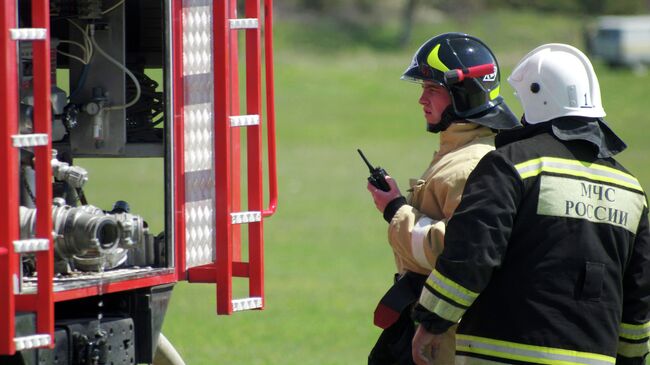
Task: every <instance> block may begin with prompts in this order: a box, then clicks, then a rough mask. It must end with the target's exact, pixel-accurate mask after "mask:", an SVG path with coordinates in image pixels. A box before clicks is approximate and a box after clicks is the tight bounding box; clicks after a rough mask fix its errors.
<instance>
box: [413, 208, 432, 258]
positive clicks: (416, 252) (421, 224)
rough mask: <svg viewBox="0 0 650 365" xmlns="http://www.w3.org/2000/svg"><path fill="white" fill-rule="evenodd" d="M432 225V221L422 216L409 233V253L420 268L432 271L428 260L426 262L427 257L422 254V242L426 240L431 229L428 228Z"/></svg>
mask: <svg viewBox="0 0 650 365" xmlns="http://www.w3.org/2000/svg"><path fill="white" fill-rule="evenodd" d="M433 223H434V220H433V219H431V218H429V217H427V216H422V218H420V219H418V221H417V222H416V223H415V226H414V227H413V231H412V232H411V253H412V254H413V257H414V258H415V261H417V262H418V264H419V265H420V266H422V267H423V268H425V269H429V270H433V266H432V265H431V263H429V260H427V255H426V254H425V252H424V245H425V242H424V240H425V239H426V238H427V234H428V233H429V229H430V228H431V227H430V226H431V225H432V224H433Z"/></svg>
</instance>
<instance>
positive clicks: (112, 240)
mask: <svg viewBox="0 0 650 365" xmlns="http://www.w3.org/2000/svg"><path fill="white" fill-rule="evenodd" d="M55 204H56V205H54V206H53V207H52V222H53V225H54V230H53V232H52V233H53V235H54V253H55V255H56V256H57V258H58V259H68V258H71V257H73V256H74V255H83V254H84V253H86V252H88V251H90V250H92V251H95V252H99V253H103V252H106V251H109V250H111V249H112V248H113V247H115V246H117V245H118V243H119V241H120V229H119V227H118V223H117V220H116V219H115V218H114V217H112V216H109V215H106V213H104V212H103V211H102V210H101V209H99V208H97V207H94V206H91V205H85V206H81V207H71V206H69V205H63V204H61V203H60V202H58V203H55ZM35 221H36V209H31V208H26V207H22V206H21V207H20V236H21V238H32V237H34V235H35V228H36V227H35Z"/></svg>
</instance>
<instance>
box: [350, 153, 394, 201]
mask: <svg viewBox="0 0 650 365" xmlns="http://www.w3.org/2000/svg"><path fill="white" fill-rule="evenodd" d="M357 152H359V155H361V158H362V159H363V161H364V162H365V163H366V165H368V170H369V171H370V176H368V182H370V183H371V184H372V185H373V186H374V187H376V188H377V189H379V190H383V191H389V190H390V186H389V185H388V182H387V181H386V176H387V175H388V174H387V173H386V170H384V169H382V168H381V167H379V166H377V167H373V166H372V165H371V164H370V162H368V159H367V158H366V156H364V155H363V152H361V150H360V149H357Z"/></svg>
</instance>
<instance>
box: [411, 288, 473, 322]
mask: <svg viewBox="0 0 650 365" xmlns="http://www.w3.org/2000/svg"><path fill="white" fill-rule="evenodd" d="M419 303H420V304H421V305H422V306H423V307H424V308H426V309H427V310H428V311H429V312H432V313H435V314H437V315H438V316H440V317H442V318H444V319H446V320H448V321H450V322H454V323H458V321H459V320H460V317H462V316H463V314H465V309H463V308H460V307H457V306H455V305H453V304H451V303H449V302H447V301H445V300H444V299H442V298H439V297H437V296H436V295H435V294H433V293H432V292H431V291H429V289H428V288H427V287H424V289H423V290H422V294H420V300H419Z"/></svg>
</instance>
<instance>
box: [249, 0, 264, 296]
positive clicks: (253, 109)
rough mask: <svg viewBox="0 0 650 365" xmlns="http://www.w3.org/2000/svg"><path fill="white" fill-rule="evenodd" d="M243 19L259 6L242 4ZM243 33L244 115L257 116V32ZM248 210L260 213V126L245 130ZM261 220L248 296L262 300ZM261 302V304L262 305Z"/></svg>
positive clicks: (253, 228)
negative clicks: (244, 47)
mask: <svg viewBox="0 0 650 365" xmlns="http://www.w3.org/2000/svg"><path fill="white" fill-rule="evenodd" d="M245 9H246V10H245V15H246V18H255V19H259V18H260V2H259V1H258V0H255V1H246V7H245ZM261 26H262V24H261V22H259V26H258V27H257V28H253V29H247V30H246V113H247V114H254V115H260V114H261V111H262V100H261V99H262V66H261V65H262V63H261V62H262V50H261V46H260V28H261ZM246 138H247V141H246V146H247V148H248V154H247V158H248V160H247V161H248V164H247V165H248V210H249V211H254V212H261V211H262V191H263V189H264V186H263V185H262V181H263V176H262V128H261V121H260V124H258V125H255V126H250V127H248V132H247V134H246ZM263 222H264V221H263V220H262V219H260V221H259V222H252V223H249V224H248V261H249V263H250V265H249V269H250V273H249V274H250V276H249V281H248V287H249V293H250V296H252V297H261V298H264V235H263V234H262V232H263ZM263 304H264V302H263V301H262V305H263Z"/></svg>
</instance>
